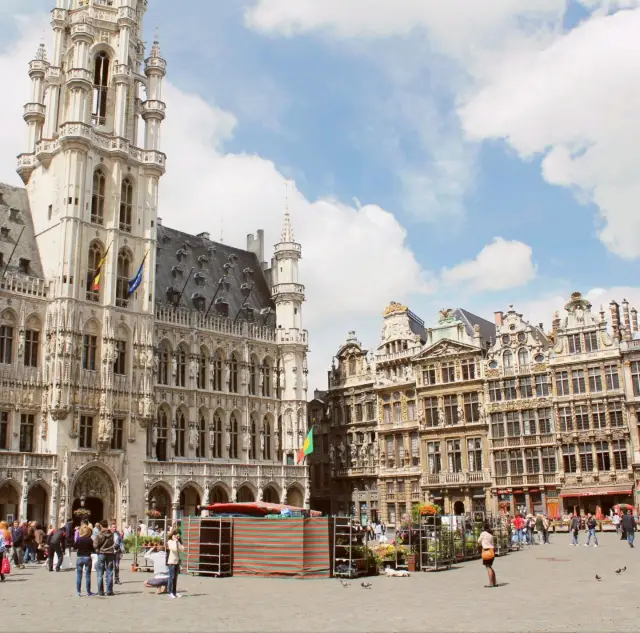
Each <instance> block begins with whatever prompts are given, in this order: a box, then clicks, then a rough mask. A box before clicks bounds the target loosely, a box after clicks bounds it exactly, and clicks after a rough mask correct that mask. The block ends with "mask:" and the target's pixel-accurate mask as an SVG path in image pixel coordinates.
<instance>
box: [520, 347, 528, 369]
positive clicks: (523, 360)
mask: <svg viewBox="0 0 640 633" xmlns="http://www.w3.org/2000/svg"><path fill="white" fill-rule="evenodd" d="M528 364H529V351H528V350H527V349H526V348H524V347H521V348H520V349H519V350H518V365H520V367H526V366H527V365H528Z"/></svg>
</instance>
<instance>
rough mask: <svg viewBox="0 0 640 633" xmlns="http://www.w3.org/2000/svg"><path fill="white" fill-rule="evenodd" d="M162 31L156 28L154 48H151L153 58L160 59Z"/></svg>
mask: <svg viewBox="0 0 640 633" xmlns="http://www.w3.org/2000/svg"><path fill="white" fill-rule="evenodd" d="M160 56H161V53H160V31H159V29H158V27H157V26H156V28H155V31H154V33H153V46H152V47H151V57H160Z"/></svg>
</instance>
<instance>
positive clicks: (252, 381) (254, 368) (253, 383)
mask: <svg viewBox="0 0 640 633" xmlns="http://www.w3.org/2000/svg"><path fill="white" fill-rule="evenodd" d="M257 393H258V360H257V359H256V357H255V356H252V357H251V364H250V365H249V394H251V395H252V396H255V395H256V394H257Z"/></svg>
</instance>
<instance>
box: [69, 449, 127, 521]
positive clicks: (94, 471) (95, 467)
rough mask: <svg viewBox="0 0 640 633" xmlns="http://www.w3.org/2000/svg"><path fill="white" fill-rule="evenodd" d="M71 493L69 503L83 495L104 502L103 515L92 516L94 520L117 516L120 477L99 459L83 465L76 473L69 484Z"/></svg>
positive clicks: (71, 503)
mask: <svg viewBox="0 0 640 633" xmlns="http://www.w3.org/2000/svg"><path fill="white" fill-rule="evenodd" d="M69 490H70V491H71V495H70V496H69V504H70V505H71V506H73V504H74V503H75V502H76V501H78V500H79V499H80V497H81V496H82V495H84V496H85V497H87V498H95V499H99V500H100V501H101V502H102V508H103V510H102V514H103V516H102V517H99V518H98V517H92V520H93V521H96V520H100V519H107V520H110V519H112V518H117V517H118V515H119V513H120V508H119V494H118V493H119V485H118V477H117V476H116V474H115V473H114V472H113V470H112V469H111V468H109V466H107V464H105V463H104V462H100V461H97V460H94V461H91V462H89V463H88V464H85V465H84V466H82V467H81V468H80V469H79V470H78V471H77V472H76V473H75V474H74V475H73V479H72V481H71V485H70V486H69Z"/></svg>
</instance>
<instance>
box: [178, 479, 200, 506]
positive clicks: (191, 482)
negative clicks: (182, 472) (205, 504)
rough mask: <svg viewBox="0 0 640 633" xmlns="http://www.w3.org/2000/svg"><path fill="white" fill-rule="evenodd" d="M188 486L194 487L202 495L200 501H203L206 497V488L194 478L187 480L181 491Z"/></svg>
mask: <svg viewBox="0 0 640 633" xmlns="http://www.w3.org/2000/svg"><path fill="white" fill-rule="evenodd" d="M187 488H193V489H194V490H195V491H196V492H197V493H198V495H199V496H200V501H201V502H202V499H204V490H203V489H202V486H201V485H200V484H199V483H198V482H197V481H194V480H193V479H189V480H188V481H185V482H184V483H183V484H182V485H181V486H180V492H184V491H185V490H186V489H187Z"/></svg>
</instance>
